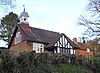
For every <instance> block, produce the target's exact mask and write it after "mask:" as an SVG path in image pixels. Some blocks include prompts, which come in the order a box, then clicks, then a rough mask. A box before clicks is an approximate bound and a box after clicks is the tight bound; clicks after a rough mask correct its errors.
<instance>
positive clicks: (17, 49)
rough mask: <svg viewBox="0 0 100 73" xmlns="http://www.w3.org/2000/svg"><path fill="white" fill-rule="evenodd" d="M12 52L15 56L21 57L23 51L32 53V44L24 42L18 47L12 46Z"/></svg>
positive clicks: (17, 45)
mask: <svg viewBox="0 0 100 73" xmlns="http://www.w3.org/2000/svg"><path fill="white" fill-rule="evenodd" d="M10 51H12V53H13V54H14V55H19V53H21V52H23V51H28V52H30V51H32V44H31V43H29V42H27V41H22V42H20V43H18V44H16V45H12V46H11V48H10Z"/></svg>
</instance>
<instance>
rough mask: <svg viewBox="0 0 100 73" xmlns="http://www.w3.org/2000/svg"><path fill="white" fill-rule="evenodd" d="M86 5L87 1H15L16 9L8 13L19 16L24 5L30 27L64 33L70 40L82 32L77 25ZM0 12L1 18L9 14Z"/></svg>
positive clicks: (82, 29) (79, 35) (0, 8)
mask: <svg viewBox="0 0 100 73" xmlns="http://www.w3.org/2000/svg"><path fill="white" fill-rule="evenodd" d="M87 4H88V0H16V8H15V9H12V10H9V11H13V12H14V13H17V14H18V15H20V13H21V12H22V11H23V5H25V9H26V12H28V14H29V18H28V20H29V24H30V26H32V27H37V28H42V29H46V30H50V31H56V32H60V33H65V34H66V35H67V36H68V37H69V38H71V39H72V38H74V37H77V38H78V37H81V33H82V32H83V31H84V28H82V27H81V26H79V25H78V24H77V23H78V18H79V16H80V14H81V13H82V12H84V8H85V7H86V5H87ZM0 10H1V13H0V16H1V17H2V16H4V15H5V14H8V13H9V11H8V12H6V13H4V10H3V8H2V7H0ZM0 43H2V42H0ZM3 45H4V44H3ZM0 46H1V44H0Z"/></svg>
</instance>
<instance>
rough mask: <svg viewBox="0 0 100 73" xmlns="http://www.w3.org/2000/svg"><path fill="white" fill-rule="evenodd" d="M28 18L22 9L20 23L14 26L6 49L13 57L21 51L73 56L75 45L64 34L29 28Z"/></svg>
mask: <svg viewBox="0 0 100 73" xmlns="http://www.w3.org/2000/svg"><path fill="white" fill-rule="evenodd" d="M28 17H29V15H28V13H27V12H25V9H24V11H23V12H22V13H21V15H20V22H18V24H16V27H15V29H14V32H13V34H12V37H11V41H10V43H9V45H8V48H9V49H10V50H11V51H12V52H13V53H14V54H15V55H18V54H19V53H21V52H23V51H29V52H30V51H34V52H36V53H44V52H52V53H68V54H75V49H76V48H77V45H76V44H75V43H74V42H73V41H71V40H70V39H69V38H68V37H67V36H66V35H65V34H63V33H58V32H54V31H49V30H44V29H40V28H35V27H30V26H29V23H28Z"/></svg>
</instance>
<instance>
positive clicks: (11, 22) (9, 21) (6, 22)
mask: <svg viewBox="0 0 100 73" xmlns="http://www.w3.org/2000/svg"><path fill="white" fill-rule="evenodd" d="M17 18H18V15H17V14H15V13H13V12H10V13H9V14H8V15H6V16H5V17H2V19H1V23H0V40H3V41H5V42H7V44H8V43H9V41H10V38H11V34H12V29H13V28H14V26H15V25H16V24H17Z"/></svg>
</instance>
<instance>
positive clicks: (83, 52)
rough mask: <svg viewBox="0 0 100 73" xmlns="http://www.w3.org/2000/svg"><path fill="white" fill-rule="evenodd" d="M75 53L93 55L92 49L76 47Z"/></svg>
mask: <svg viewBox="0 0 100 73" xmlns="http://www.w3.org/2000/svg"><path fill="white" fill-rule="evenodd" d="M75 53H76V55H77V56H80V55H81V56H84V55H93V51H90V52H87V50H82V49H76V50H75Z"/></svg>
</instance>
